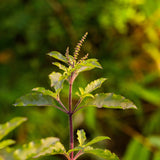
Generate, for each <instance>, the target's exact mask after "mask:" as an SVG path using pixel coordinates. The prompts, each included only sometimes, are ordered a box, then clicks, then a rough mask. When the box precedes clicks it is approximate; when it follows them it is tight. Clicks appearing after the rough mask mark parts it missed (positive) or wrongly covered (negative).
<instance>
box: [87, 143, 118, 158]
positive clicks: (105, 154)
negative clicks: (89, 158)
mask: <svg viewBox="0 0 160 160" xmlns="http://www.w3.org/2000/svg"><path fill="white" fill-rule="evenodd" d="M84 153H91V154H93V155H96V156H98V157H100V158H104V159H107V160H119V158H118V157H117V156H116V155H115V154H114V153H111V152H110V151H109V150H107V149H105V150H103V149H99V148H96V149H94V148H92V147H89V146H88V147H87V148H85V149H84Z"/></svg>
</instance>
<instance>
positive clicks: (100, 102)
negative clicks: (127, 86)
mask: <svg viewBox="0 0 160 160" xmlns="http://www.w3.org/2000/svg"><path fill="white" fill-rule="evenodd" d="M83 105H84V106H93V107H98V108H102V107H104V108H117V109H129V108H134V109H135V108H136V106H135V105H134V104H133V102H131V101H130V100H128V99H126V98H125V97H123V96H120V95H116V94H113V93H101V94H96V95H95V97H94V98H88V99H87V100H85V101H84V102H83Z"/></svg>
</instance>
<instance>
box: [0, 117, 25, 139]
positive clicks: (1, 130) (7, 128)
mask: <svg viewBox="0 0 160 160" xmlns="http://www.w3.org/2000/svg"><path fill="white" fill-rule="evenodd" d="M26 120H27V119H26V118H24V117H16V118H13V119H11V120H10V121H8V122H6V123H5V124H0V140H1V139H2V138H3V137H4V136H6V135H7V134H8V133H9V132H11V131H12V130H13V129H15V128H16V127H18V126H19V125H20V124H21V123H23V122H24V121H26Z"/></svg>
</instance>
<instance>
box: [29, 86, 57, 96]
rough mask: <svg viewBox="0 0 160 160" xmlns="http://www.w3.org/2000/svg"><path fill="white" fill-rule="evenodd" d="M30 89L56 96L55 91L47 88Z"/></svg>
mask: <svg viewBox="0 0 160 160" xmlns="http://www.w3.org/2000/svg"><path fill="white" fill-rule="evenodd" d="M32 91H36V92H40V93H43V95H48V96H51V97H53V98H56V93H53V92H52V91H50V90H47V89H45V88H43V87H37V88H33V89H32Z"/></svg>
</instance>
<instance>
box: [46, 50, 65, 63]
mask: <svg viewBox="0 0 160 160" xmlns="http://www.w3.org/2000/svg"><path fill="white" fill-rule="evenodd" d="M48 55H49V56H51V57H53V58H55V59H58V60H60V61H62V62H65V63H68V61H67V58H66V57H65V56H63V55H62V54H61V53H59V52H57V51H52V52H50V53H48Z"/></svg>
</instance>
